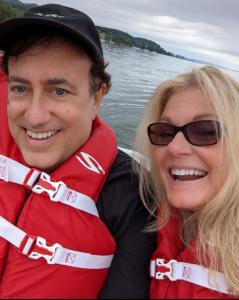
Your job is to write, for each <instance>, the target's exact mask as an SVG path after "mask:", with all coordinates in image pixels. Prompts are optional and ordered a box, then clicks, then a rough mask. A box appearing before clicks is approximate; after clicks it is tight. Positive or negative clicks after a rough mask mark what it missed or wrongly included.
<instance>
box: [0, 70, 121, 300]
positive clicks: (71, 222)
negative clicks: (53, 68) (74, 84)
mask: <svg viewBox="0 0 239 300" xmlns="http://www.w3.org/2000/svg"><path fill="white" fill-rule="evenodd" d="M2 79H4V77H3V75H2V74H1V75H0V81H2ZM4 80H5V79H4ZM0 98H1V99H0V103H1V104H0V111H1V127H0V154H1V155H4V156H5V157H4V156H1V157H0V177H1V180H0V218H1V222H0V236H2V237H3V238H0V297H1V298H96V297H97V295H98V294H99V292H100V291H101V289H102V287H103V285H104V282H105V279H106V277H107V274H108V271H109V265H110V260H111V259H112V257H113V254H114V252H115V241H114V239H113V237H112V236H111V234H110V232H109V230H108V229H107V228H106V226H105V225H104V224H103V222H102V221H101V220H100V218H99V217H98V216H97V212H93V213H91V212H90V213H89V212H87V208H86V209H85V208H82V210H81V204H83V206H84V203H85V202H87V201H88V200H89V201H88V202H89V204H90V205H91V206H92V207H93V208H94V206H95V202H96V201H97V199H98V197H99V194H100V192H101V189H102V187H103V185H104V182H105V180H106V178H107V175H108V172H109V169H110V167H111V165H112V163H113V161H114V159H115V156H116V153H117V144H116V138H115V135H114V133H113V131H112V130H111V129H110V128H109V127H108V126H107V125H106V124H105V123H104V122H103V121H102V120H101V119H100V118H98V117H97V118H96V119H95V121H94V124H93V129H92V133H91V136H90V138H89V140H88V141H87V142H86V144H85V145H83V146H82V147H81V148H80V149H79V151H78V152H77V153H76V154H75V155H73V156H72V157H71V158H70V159H68V160H67V161H66V162H64V163H63V164H62V165H61V166H60V167H59V168H57V169H56V170H55V171H54V172H53V173H52V174H51V176H50V178H47V177H46V176H47V175H45V174H44V173H43V174H42V175H44V176H45V177H44V176H41V178H39V175H40V171H38V170H34V169H30V168H29V167H28V166H27V165H26V163H25V162H24V160H23V158H22V156H21V153H20V151H19V150H18V148H17V146H16V144H15V142H14V141H13V139H12V138H11V136H10V133H9V130H8V126H7V116H6V84H5V82H4V83H3V82H1V83H0ZM9 158H11V159H13V160H14V161H18V163H21V165H18V163H15V162H14V161H12V160H10V159H9ZM6 162H7V164H6V165H5V163H6ZM11 164H12V165H11ZM14 168H16V170H15V169H14ZM14 170H15V171H14ZM18 171H19V173H18ZM24 172H25V173H24ZM19 174H21V175H19ZM34 174H36V176H35V178H34V180H33V181H32V182H31V184H30V181H31V180H30V179H31V178H33V177H32V176H33V175H34ZM5 175H6V177H4V176H5ZM19 176H22V177H21V179H19ZM5 180H9V181H13V182H6V181H5ZM34 181H35V182H34ZM14 182H15V183H14ZM16 182H18V183H16ZM63 183H64V184H65V185H66V186H65V185H64V184H63ZM34 187H35V191H34ZM31 189H32V190H33V191H32V192H30V193H29V190H31ZM60 189H61V195H60V196H57V194H59V191H60ZM62 199H63V200H64V201H65V202H63V201H62ZM90 201H92V202H90ZM79 203H80V204H79ZM78 204H79V205H78ZM77 205H78V206H79V207H77ZM6 220H7V221H6ZM2 221H4V222H2ZM8 221H9V222H10V223H8ZM5 225H6V226H7V227H5ZM9 226H10V227H9ZM9 228H10V229H9ZM8 230H10V233H11V234H8V232H9V231H8ZM6 232H7V233H6ZM19 237H20V240H19ZM42 238H43V239H42ZM7 239H8V240H7ZM9 240H10V243H9ZM16 245H17V246H16ZM36 258H38V259H36ZM104 259H106V261H104Z"/></svg>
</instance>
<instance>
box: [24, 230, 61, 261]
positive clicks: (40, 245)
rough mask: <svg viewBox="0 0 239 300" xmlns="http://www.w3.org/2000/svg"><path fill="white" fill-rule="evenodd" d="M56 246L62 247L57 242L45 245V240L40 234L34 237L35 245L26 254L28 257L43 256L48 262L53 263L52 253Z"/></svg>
mask: <svg viewBox="0 0 239 300" xmlns="http://www.w3.org/2000/svg"><path fill="white" fill-rule="evenodd" d="M57 248H62V246H61V245H60V244H58V243H55V244H53V245H51V246H47V243H46V240H45V239H44V238H42V237H40V236H37V237H36V239H35V245H34V248H33V250H32V251H31V252H30V254H28V257H29V258H32V259H39V258H41V257H42V258H45V260H46V261H47V263H48V264H54V263H55V261H54V259H53V258H54V255H55V253H56V249H57Z"/></svg>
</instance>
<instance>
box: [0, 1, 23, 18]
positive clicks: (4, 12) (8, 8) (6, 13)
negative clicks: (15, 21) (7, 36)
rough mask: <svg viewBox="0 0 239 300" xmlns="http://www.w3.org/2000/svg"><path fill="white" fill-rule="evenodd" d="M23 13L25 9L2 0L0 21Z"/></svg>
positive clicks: (0, 3) (0, 2)
mask: <svg viewBox="0 0 239 300" xmlns="http://www.w3.org/2000/svg"><path fill="white" fill-rule="evenodd" d="M22 14H23V10H22V9H20V8H16V7H13V6H12V5H10V4H9V3H7V2H6V1H4V0H0V21H3V20H5V19H8V18H12V17H20V16H22Z"/></svg>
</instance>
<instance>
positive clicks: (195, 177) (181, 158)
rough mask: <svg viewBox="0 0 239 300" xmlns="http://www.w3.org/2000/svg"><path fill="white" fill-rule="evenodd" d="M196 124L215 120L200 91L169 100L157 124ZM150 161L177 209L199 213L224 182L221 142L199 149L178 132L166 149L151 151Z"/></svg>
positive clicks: (189, 92) (213, 113) (178, 93)
mask: <svg viewBox="0 0 239 300" xmlns="http://www.w3.org/2000/svg"><path fill="white" fill-rule="evenodd" d="M198 120H216V115H215V112H214V110H213V108H212V107H211V106H210V104H209V103H208V101H206V99H205V98H204V97H203V95H202V93H201V92H200V90H198V89H196V88H190V89H187V90H184V91H180V92H177V93H176V94H174V95H173V96H172V97H171V98H170V99H169V101H168V102H167V104H166V106H165V109H164V111H163V113H162V116H161V119H160V122H165V123H170V124H172V125H175V126H183V125H185V124H187V123H190V122H193V121H198ZM153 161H154V163H155V165H156V170H157V171H156V172H157V173H158V175H159V177H160V180H161V182H162V184H163V188H164V189H165V192H166V195H167V199H168V201H169V203H170V204H171V205H172V206H173V207H176V208H181V209H188V210H193V211H196V210H198V209H199V208H200V207H202V206H203V205H204V204H205V203H207V202H209V201H210V200H211V199H212V197H213V196H214V195H215V193H216V192H217V191H218V189H219V187H220V184H222V181H223V178H222V175H220V174H221V172H220V168H221V166H222V161H223V151H222V148H221V147H220V140H219V142H218V143H217V144H215V145H210V146H200V147H199V146H194V145H191V144H190V143H189V142H188V141H187V140H186V139H185V137H184V135H183V133H182V132H178V133H177V134H176V136H175V137H174V139H173V140H172V142H171V143H169V144H168V145H167V146H155V147H154V150H153Z"/></svg>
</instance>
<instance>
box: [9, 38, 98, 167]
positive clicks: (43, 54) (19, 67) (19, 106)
mask: <svg viewBox="0 0 239 300" xmlns="http://www.w3.org/2000/svg"><path fill="white" fill-rule="evenodd" d="M8 66H9V104H8V121H9V128H10V131H11V134H12V136H13V138H14V139H15V141H16V143H17V145H18V147H19V149H20V151H21V153H22V155H23V157H24V159H25V161H26V162H27V163H28V164H29V165H30V166H32V167H36V168H39V169H42V170H46V171H52V170H54V169H55V168H56V167H57V166H59V165H61V164H62V163H63V162H64V161H65V160H67V159H68V158H69V157H71V156H72V155H73V154H74V153H75V152H76V151H77V150H78V149H79V148H80V147H81V146H82V145H83V144H84V143H85V142H86V141H87V139H88V138H89V135H90V133H91V127H92V121H93V120H94V118H95V116H96V114H97V112H98V109H99V105H100V101H101V98H102V95H103V88H101V89H100V90H99V91H98V92H97V93H96V94H95V95H91V93H90V83H89V79H90V67H91V60H90V58H89V57H88V56H87V54H86V53H85V52H84V51H81V50H79V49H76V48H75V47H73V46H72V45H71V44H69V43H67V42H66V41H63V40H58V39H55V40H53V42H52V43H51V44H50V45H49V46H48V47H47V48H39V47H36V46H35V47H32V48H31V49H29V50H28V51H26V52H25V53H23V54H21V55H20V56H18V57H17V58H10V60H9V65H8Z"/></svg>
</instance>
